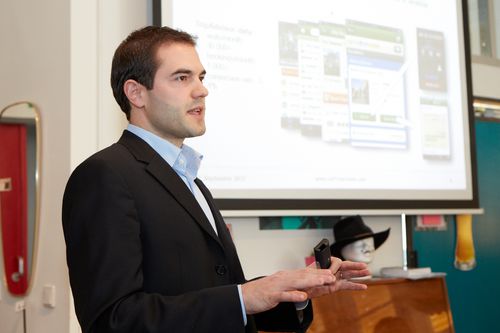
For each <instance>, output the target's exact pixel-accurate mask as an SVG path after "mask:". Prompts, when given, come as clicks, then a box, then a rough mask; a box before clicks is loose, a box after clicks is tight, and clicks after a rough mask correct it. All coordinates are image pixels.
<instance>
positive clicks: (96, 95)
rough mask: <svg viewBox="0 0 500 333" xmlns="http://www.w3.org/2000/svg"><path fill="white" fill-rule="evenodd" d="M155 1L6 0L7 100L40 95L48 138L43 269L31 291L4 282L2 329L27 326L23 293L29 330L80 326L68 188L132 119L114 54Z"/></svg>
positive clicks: (3, 71)
mask: <svg viewBox="0 0 500 333" xmlns="http://www.w3.org/2000/svg"><path fill="white" fill-rule="evenodd" d="M148 6H150V1H147V0H144V1H137V0H85V1H79V0H71V1H67V0H52V1H38V0H16V1H1V2H0V43H1V45H2V46H1V47H2V56H1V57H0V78H1V80H2V89H0V107H3V106H5V105H7V104H10V103H12V102H14V101H18V100H30V101H32V102H34V103H36V104H37V105H38V106H39V107H40V109H41V114H42V117H41V118H42V145H43V147H42V168H41V169H42V173H41V175H40V179H41V182H42V193H41V223H40V241H39V255H38V263H37V267H38V270H37V272H36V274H35V277H34V285H33V288H32V289H31V292H30V294H29V295H28V296H26V297H24V298H17V297H12V296H11V295H10V294H9V293H8V291H7V289H6V287H5V284H4V283H3V284H1V285H0V331H1V332H2V333H15V332H22V331H23V329H22V313H20V312H19V313H16V312H15V311H14V307H15V304H16V302H18V301H19V300H22V299H24V301H25V304H26V309H27V310H26V314H27V331H28V332H40V333H46V332H53V333H59V332H60V333H66V332H76V331H77V330H78V328H77V325H76V326H75V322H74V321H71V319H70V318H71V312H70V309H71V307H70V291H69V283H68V274H67V268H66V258H65V245H64V239H63V235H62V228H61V200H62V195H63V191H64V186H65V185H66V181H67V179H68V177H69V174H70V172H71V170H72V169H73V168H74V167H75V166H76V164H77V163H78V162H80V161H81V160H82V159H83V158H85V157H87V156H88V155H90V154H91V153H93V152H95V151H96V150H97V149H99V148H101V147H103V146H105V145H108V144H109V143H110V142H112V141H115V140H116V138H117V136H118V135H119V133H120V132H121V130H122V129H123V127H124V124H125V121H124V116H123V114H122V112H121V111H119V109H118V108H117V107H115V106H114V102H112V98H113V97H112V94H111V89H110V88H109V83H108V82H109V79H108V78H109V66H110V62H111V55H112V53H113V51H114V49H115V48H116V46H117V43H118V42H119V41H121V40H122V39H123V38H124V37H125V36H126V35H127V34H128V33H129V32H130V31H132V30H133V29H135V28H138V27H141V26H144V25H146V24H147V23H148V14H147V8H148ZM0 262H1V260H0ZM0 276H2V277H3V262H1V265H0ZM2 280H3V279H2ZM45 284H51V285H54V286H55V287H56V307H55V308H54V309H50V308H47V307H44V306H43V305H42V288H43V286H44V285H45Z"/></svg>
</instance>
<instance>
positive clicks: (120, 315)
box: [63, 27, 369, 333]
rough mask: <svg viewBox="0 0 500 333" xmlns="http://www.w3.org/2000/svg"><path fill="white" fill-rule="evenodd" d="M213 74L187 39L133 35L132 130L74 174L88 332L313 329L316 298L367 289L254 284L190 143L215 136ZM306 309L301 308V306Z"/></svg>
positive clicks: (77, 260) (120, 70)
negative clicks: (208, 100)
mask: <svg viewBox="0 0 500 333" xmlns="http://www.w3.org/2000/svg"><path fill="white" fill-rule="evenodd" d="M204 77H205V70H204V68H203V66H202V64H201V62H200V60H199V58H198V54H197V52H196V50H195V42H194V39H193V38H192V37H191V36H190V35H189V34H187V33H184V32H179V31H176V30H173V29H170V28H167V27H164V28H159V27H146V28H144V29H141V30H138V31H135V32H133V33H132V34H131V35H129V36H128V37H127V39H126V40H124V41H123V42H122V44H121V45H120V46H119V47H118V49H117V50H116V52H115V56H114V58H113V65H112V74H111V85H112V87H113V93H114V96H115V98H116V100H117V102H118V104H120V107H121V108H122V110H123V111H124V112H125V114H126V116H127V119H128V120H129V122H130V124H129V126H128V127H127V130H126V131H124V133H123V135H122V137H121V138H120V140H119V141H118V142H117V143H115V144H114V145H112V146H110V147H108V148H106V149H104V150H102V151H100V152H98V153H96V154H95V155H93V156H91V157H90V158H88V159H87V160H86V161H84V162H83V163H82V164H81V165H80V166H78V167H77V168H76V169H75V171H74V172H73V174H72V175H71V177H70V179H69V181H68V184H67V187H66V191H65V194H64V201H63V227H64V236H65V240H66V244H67V261H68V268H69V274H70V282H71V287H72V291H73V296H74V300H75V309H76V314H77V317H78V320H79V322H80V324H81V326H82V329H83V332H175V333H179V332H219V333H238V332H256V330H257V329H260V330H270V331H271V330H274V331H305V330H306V329H307V327H308V326H309V324H310V322H311V320H312V310H311V304H307V299H308V298H312V297H317V296H320V295H324V294H326V293H331V292H334V291H336V290H339V289H364V288H366V286H364V285H362V284H357V283H353V282H350V281H348V280H346V279H348V278H350V277H357V276H364V275H367V274H369V272H368V270H367V269H366V265H364V264H361V263H352V262H345V261H344V262H342V261H341V260H339V259H336V258H332V266H331V267H330V269H328V270H326V269H315V268H312V267H309V268H304V269H300V270H295V271H282V272H278V273H275V274H273V275H270V276H267V277H263V278H260V279H255V280H252V281H246V280H245V277H244V276H243V271H242V269H241V265H240V262H239V259H238V256H237V253H236V249H235V246H234V244H233V242H232V240H231V237H230V234H229V232H228V230H227V229H226V227H225V224H224V221H223V218H222V216H221V215H220V213H219V211H218V209H217V208H216V207H215V204H214V201H213V198H212V197H211V195H210V192H209V191H208V189H207V188H206V187H205V186H204V185H203V183H202V182H201V181H200V180H199V179H197V178H196V172H197V169H198V166H199V163H200V160H201V156H200V155H199V154H198V153H197V152H196V151H194V150H193V149H191V148H189V147H188V146H186V145H184V144H183V141H184V139H185V138H188V137H194V136H199V135H202V134H203V133H204V132H205V122H204V115H205V97H206V96H207V94H208V91H207V89H206V88H205V87H204V85H203V79H204ZM300 303H302V304H301V305H298V304H300Z"/></svg>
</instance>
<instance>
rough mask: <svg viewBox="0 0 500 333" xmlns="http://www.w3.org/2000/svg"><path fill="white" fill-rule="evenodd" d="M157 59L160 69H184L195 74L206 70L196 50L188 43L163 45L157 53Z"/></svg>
mask: <svg viewBox="0 0 500 333" xmlns="http://www.w3.org/2000/svg"><path fill="white" fill-rule="evenodd" d="M156 59H157V61H158V65H159V68H161V67H163V68H168V69H170V70H173V71H175V70H177V69H179V68H183V69H189V70H191V71H193V72H201V71H203V70H204V68H203V66H202V64H201V62H200V58H199V56H198V52H197V51H196V48H195V47H194V46H193V45H190V44H187V43H169V44H162V45H161V46H160V47H159V48H158V50H157V52H156Z"/></svg>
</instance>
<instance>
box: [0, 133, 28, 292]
mask: <svg viewBox="0 0 500 333" xmlns="http://www.w3.org/2000/svg"><path fill="white" fill-rule="evenodd" d="M26 168H27V166H26V127H25V126H24V125H21V124H0V219H1V225H2V248H3V256H4V258H3V261H4V268H5V269H4V271H5V279H6V281H7V288H8V289H9V291H10V292H11V293H12V294H14V295H23V294H25V293H26V290H27V288H28V279H27V276H28V271H27V262H28V257H27V252H28V244H27V231H28V230H27V229H28V211H27V207H28V194H27V179H26V176H27V174H26Z"/></svg>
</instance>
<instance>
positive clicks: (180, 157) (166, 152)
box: [127, 124, 203, 181]
mask: <svg viewBox="0 0 500 333" xmlns="http://www.w3.org/2000/svg"><path fill="white" fill-rule="evenodd" d="M127 130H128V131H130V132H132V133H134V134H135V135H137V136H138V137H140V138H141V139H143V140H144V141H146V143H147V144H149V145H150V146H151V148H153V149H154V150H155V151H156V152H157V153H158V154H159V155H160V156H161V157H162V158H163V159H164V160H165V161H166V162H167V163H168V164H169V165H170V166H171V167H172V168H173V169H174V170H175V171H176V172H177V173H179V174H181V175H183V176H185V177H186V178H188V179H189V180H190V181H193V180H194V179H195V178H196V177H197V175H198V170H199V168H200V164H201V160H202V159H203V155H201V154H200V153H198V152H197V151H196V150H194V149H193V148H191V147H189V146H188V145H185V144H183V145H182V146H181V148H179V147H177V146H176V145H174V144H172V143H170V142H169V141H168V140H165V139H163V138H161V137H159V136H158V135H156V134H153V133H151V132H149V131H147V130H145V129H143V128H141V127H138V126H135V125H132V124H128V126H127Z"/></svg>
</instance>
